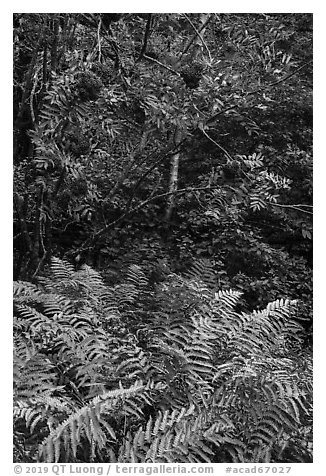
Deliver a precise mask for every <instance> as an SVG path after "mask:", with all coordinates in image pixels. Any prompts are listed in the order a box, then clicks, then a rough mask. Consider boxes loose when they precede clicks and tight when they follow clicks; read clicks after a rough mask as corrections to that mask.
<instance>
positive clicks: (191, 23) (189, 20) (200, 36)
mask: <svg viewBox="0 0 326 476" xmlns="http://www.w3.org/2000/svg"><path fill="white" fill-rule="evenodd" d="M183 15H184V16H185V18H186V19H187V20H188V22H189V23H190V25H191V26H192V28H193V29H194V30H195V32H196V36H198V38H199V39H200V41H201V42H202V44H203V46H204V48H205V49H206V51H207V53H208V56H209V60H210V61H212V55H211V53H210V51H209V49H208V46H207V45H206V43H205V41H204V38H203V37H202V35H201V34H200V31H201V30H203V29H204V27H205V26H206V25H207V23H208V22H209V21H210V18H211V16H210V15H209V17H208V19H207V20H206V21H205V22H204V23H203V25H202V26H201V28H200V30H197V28H196V27H195V25H194V24H193V22H192V20H191V19H190V18H189V17H188V15H187V14H186V13H184V14H183ZM196 36H195V38H194V40H193V41H195V39H196Z"/></svg>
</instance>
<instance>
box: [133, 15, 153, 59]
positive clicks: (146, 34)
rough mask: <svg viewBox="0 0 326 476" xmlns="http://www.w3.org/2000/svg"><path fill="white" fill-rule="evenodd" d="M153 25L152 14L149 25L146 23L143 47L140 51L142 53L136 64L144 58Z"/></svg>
mask: <svg viewBox="0 0 326 476" xmlns="http://www.w3.org/2000/svg"><path fill="white" fill-rule="evenodd" d="M151 24H152V13H149V14H148V19H147V23H146V29H145V34H144V41H143V46H142V48H141V50H140V53H139V56H138V58H137V60H136V62H137V61H140V60H141V59H142V57H143V56H144V54H145V52H146V48H147V43H148V39H149V37H150V33H151Z"/></svg>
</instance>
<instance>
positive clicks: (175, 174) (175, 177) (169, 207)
mask: <svg viewBox="0 0 326 476" xmlns="http://www.w3.org/2000/svg"><path fill="white" fill-rule="evenodd" d="M209 18H210V14H209V13H202V14H200V16H199V31H200V34H197V38H196V40H195V42H194V51H193V54H192V60H194V61H196V60H197V59H198V57H199V55H200V54H202V52H203V37H204V34H205V30H206V26H207V25H208V21H209ZM196 31H197V32H198V30H196ZM183 135H184V134H183V132H182V130H181V129H180V128H179V127H178V126H177V130H176V133H175V138H174V141H175V144H176V145H178V144H179V143H180V142H181V141H182V140H183ZM179 163H180V153H177V154H175V155H174V156H173V157H172V159H171V168H170V180H169V190H168V192H169V194H170V195H169V196H168V199H167V204H166V211H165V222H166V225H167V226H168V225H169V222H170V221H171V217H172V214H173V210H174V208H175V206H176V199H175V192H176V191H177V190H178V181H179Z"/></svg>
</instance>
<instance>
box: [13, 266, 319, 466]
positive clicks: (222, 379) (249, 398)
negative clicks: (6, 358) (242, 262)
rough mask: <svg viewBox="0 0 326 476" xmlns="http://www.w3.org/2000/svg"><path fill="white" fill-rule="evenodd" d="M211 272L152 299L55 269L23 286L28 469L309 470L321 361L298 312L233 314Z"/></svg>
mask: <svg viewBox="0 0 326 476" xmlns="http://www.w3.org/2000/svg"><path fill="white" fill-rule="evenodd" d="M214 278H215V276H214V272H213V269H212V266H211V265H210V264H209V262H206V261H199V262H197V263H196V265H195V266H194V267H193V268H192V269H191V270H189V272H188V274H187V276H185V277H182V276H179V275H176V274H173V273H171V274H169V275H168V276H167V277H166V280H165V281H164V283H162V284H161V285H156V286H155V287H154V288H153V286H151V285H150V282H149V280H148V278H147V277H146V275H145V274H144V272H143V271H142V269H141V268H140V267H139V266H137V265H133V266H131V267H130V268H129V269H128V270H127V271H126V273H125V276H124V279H123V280H121V282H119V283H117V284H115V285H114V286H111V287H109V286H105V284H104V282H103V280H102V279H101V276H100V275H99V274H98V273H97V272H95V271H94V270H93V269H92V268H90V267H88V266H87V265H84V266H83V267H82V268H81V269H80V270H79V271H75V270H74V269H73V267H72V266H71V265H69V264H68V263H66V262H62V261H60V260H58V259H53V263H52V274H51V275H50V276H47V277H46V278H43V279H42V280H41V283H40V285H39V286H35V285H32V284H30V283H28V282H27V283H26V282H23V281H19V282H17V283H16V284H15V299H14V301H15V320H14V329H15V349H16V351H15V360H14V364H15V365H14V370H15V379H14V384H15V403H14V416H15V456H16V458H17V460H18V461H25V460H26V459H27V460H28V461H45V462H58V461H61V462H62V461H67V462H68V461H70V462H71V461H77V462H87V461H119V462H126V463H130V462H138V463H139V462H150V463H155V462H216V463H219V462H228V461H234V462H252V461H253V462H255V461H256V462H269V461H281V462H282V461H284V462H286V461H292V462H293V461H297V462H309V461H310V459H311V445H312V420H311V418H312V415H311V385H312V382H311V357H310V356H309V354H308V353H307V352H304V351H303V350H302V340H303V335H304V332H303V328H302V327H301V326H300V325H298V324H297V323H296V322H295V320H294V319H293V317H292V308H293V307H294V306H295V305H296V302H295V301H283V300H281V301H275V302H273V303H271V304H269V305H268V306H267V308H266V309H264V310H262V311H259V312H252V313H250V314H246V313H240V312H236V311H235V308H236V305H237V302H238V300H239V297H240V293H239V292H237V291H219V292H215V291H214V288H215V279H214Z"/></svg>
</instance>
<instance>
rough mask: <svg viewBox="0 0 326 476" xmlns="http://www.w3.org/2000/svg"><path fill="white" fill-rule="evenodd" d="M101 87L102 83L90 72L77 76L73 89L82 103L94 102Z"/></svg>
mask: <svg viewBox="0 0 326 476" xmlns="http://www.w3.org/2000/svg"><path fill="white" fill-rule="evenodd" d="M102 87H103V83H102V81H101V80H100V79H99V78H98V77H97V76H96V75H95V74H94V73H92V72H91V71H85V72H83V73H79V74H78V77H77V82H76V85H75V88H76V92H77V94H78V96H79V98H80V99H81V100H82V101H96V99H97V98H98V97H99V95H100V92H101V89H102Z"/></svg>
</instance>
